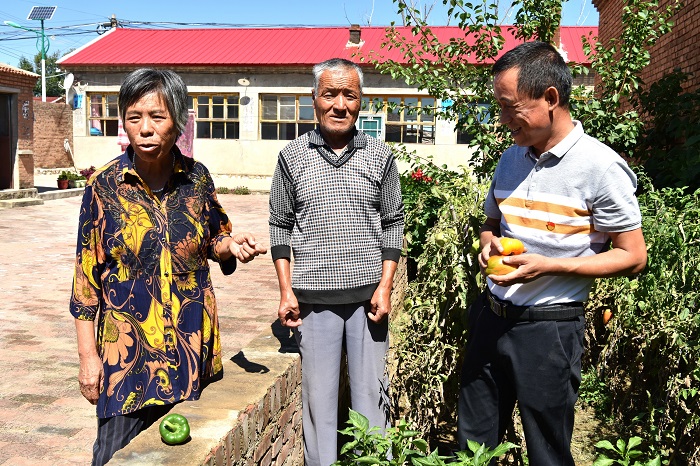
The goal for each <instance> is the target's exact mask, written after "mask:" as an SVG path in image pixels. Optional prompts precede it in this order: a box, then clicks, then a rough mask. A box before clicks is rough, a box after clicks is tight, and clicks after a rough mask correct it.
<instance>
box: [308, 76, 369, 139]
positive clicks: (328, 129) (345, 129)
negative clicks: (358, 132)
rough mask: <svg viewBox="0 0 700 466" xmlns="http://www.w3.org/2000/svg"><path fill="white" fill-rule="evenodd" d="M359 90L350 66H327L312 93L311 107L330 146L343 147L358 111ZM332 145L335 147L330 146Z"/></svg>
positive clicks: (350, 132) (359, 101)
mask: <svg viewBox="0 0 700 466" xmlns="http://www.w3.org/2000/svg"><path fill="white" fill-rule="evenodd" d="M361 97H362V90H361V89H360V78H359V77H358V76H357V72H356V71H355V70H353V69H336V70H327V71H324V72H323V74H321V78H320V79H319V81H318V94H316V93H314V110H315V112H316V119H317V120H318V122H319V126H320V128H321V134H323V137H324V138H325V139H326V142H328V143H329V144H331V146H334V145H336V146H339V147H344V146H345V145H346V144H347V143H348V141H349V140H350V137H351V136H352V131H353V128H354V127H355V122H356V121H357V117H358V115H359V114H360V106H361ZM333 148H334V149H335V148H336V147H333Z"/></svg>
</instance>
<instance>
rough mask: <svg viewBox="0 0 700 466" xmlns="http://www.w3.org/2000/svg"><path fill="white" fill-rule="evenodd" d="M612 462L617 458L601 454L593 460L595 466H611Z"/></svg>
mask: <svg viewBox="0 0 700 466" xmlns="http://www.w3.org/2000/svg"><path fill="white" fill-rule="evenodd" d="M611 464H615V460H611V459H610V458H608V457H607V456H599V457H598V458H596V460H595V461H594V462H593V466H610V465H611Z"/></svg>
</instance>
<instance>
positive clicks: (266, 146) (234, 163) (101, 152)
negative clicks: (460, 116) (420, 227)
mask: <svg viewBox="0 0 700 466" xmlns="http://www.w3.org/2000/svg"><path fill="white" fill-rule="evenodd" d="M180 74H181V76H182V77H183V79H184V80H185V82H186V83H187V85H188V91H189V92H191V93H208V94H212V93H238V94H239V96H240V97H241V101H242V102H241V105H240V107H239V112H240V113H239V121H240V139H238V140H231V139H227V140H225V139H197V138H195V140H194V146H193V148H194V158H195V159H197V160H199V161H201V162H202V163H204V164H205V165H206V166H207V168H208V169H209V171H210V172H211V173H212V175H213V177H214V180H215V182H216V184H217V186H225V187H228V188H234V187H237V186H246V187H248V188H249V189H252V190H268V189H269V187H270V181H271V177H272V174H273V172H274V168H275V164H276V162H277V155H278V154H279V151H280V150H281V149H282V148H283V147H284V146H285V145H286V144H287V143H288V142H289V141H270V140H260V139H259V133H260V124H259V113H260V112H259V102H260V94H263V93H265V94H310V93H311V87H312V85H313V82H312V81H313V78H312V77H311V76H310V73H309V75H306V74H293V73H290V74H261V75H254V76H250V75H249V74H235V73H229V74H226V73H221V74H204V73H196V74H193V73H185V72H181V73H180ZM124 75H125V73H115V74H99V75H98V74H94V75H89V74H85V73H84V74H83V76H81V77H80V79H81V80H80V81H78V82H76V84H75V85H74V90H75V92H77V93H78V94H83V105H82V107H81V108H76V109H74V111H73V125H74V132H73V134H74V141H73V142H74V158H75V162H76V166H77V167H78V168H85V167H89V166H91V165H94V166H96V167H99V166H102V165H104V164H105V163H107V162H108V161H110V160H112V159H113V158H114V157H116V156H117V155H119V153H120V147H119V146H118V145H117V138H116V137H109V136H88V127H87V111H88V108H87V96H86V94H87V93H94V92H98V93H99V92H118V91H119V83H120V82H121V80H122V79H123V77H124ZM241 78H246V79H247V80H248V81H249V82H250V85H248V86H241V85H238V82H239V80H240V79H241ZM91 82H92V83H94V84H91ZM364 92H365V94H366V95H383V96H386V95H427V93H425V92H418V91H416V90H415V89H410V88H406V87H396V81H393V80H391V78H390V77H387V76H383V75H368V74H365V89H364ZM244 97H246V98H247V99H243V98H244ZM435 131H436V133H435V134H436V136H435V144H434V145H433V144H406V148H407V149H408V150H409V151H415V152H416V153H417V154H418V155H419V156H421V157H432V158H433V161H434V162H435V163H436V164H438V165H443V164H445V165H447V166H448V167H449V168H452V169H457V168H458V167H459V166H460V165H465V164H466V163H467V161H468V159H469V154H470V152H471V151H470V150H469V149H468V148H467V147H466V146H464V145H458V144H456V133H455V131H454V123H453V122H450V121H445V120H440V119H438V120H437V122H436V129H435ZM399 168H400V170H407V169H408V168H409V167H408V166H407V165H406V164H402V163H400V164H399Z"/></svg>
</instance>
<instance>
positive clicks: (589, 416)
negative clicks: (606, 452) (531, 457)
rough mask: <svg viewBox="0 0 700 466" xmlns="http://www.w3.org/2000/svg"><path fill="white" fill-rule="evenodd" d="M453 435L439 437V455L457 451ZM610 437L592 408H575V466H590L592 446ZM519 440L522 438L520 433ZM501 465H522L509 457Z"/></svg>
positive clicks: (594, 457)
mask: <svg viewBox="0 0 700 466" xmlns="http://www.w3.org/2000/svg"><path fill="white" fill-rule="evenodd" d="M518 428H519V426H516V429H518ZM454 435H455V432H444V433H443V434H442V435H441V438H440V439H439V441H438V443H439V445H438V450H439V451H440V453H441V454H446V455H451V454H452V453H453V452H454V451H455V450H456V449H457V442H456V439H455V437H454ZM610 436H611V433H610V432H609V429H608V428H607V427H606V426H605V425H603V424H602V423H601V422H600V420H598V419H596V417H595V412H594V410H593V408H591V407H588V406H583V405H579V406H577V408H576V417H575V419H574V434H573V438H572V441H571V453H572V455H573V457H574V461H575V463H576V466H591V465H592V464H593V462H594V461H595V459H596V455H597V452H596V449H595V447H594V445H595V444H596V443H597V442H598V441H600V440H603V439H605V438H610ZM613 436H614V435H613ZM520 438H523V437H522V432H521V435H520ZM514 443H515V442H514ZM523 443H524V440H523ZM501 464H502V465H507V466H514V465H519V464H522V463H521V462H519V461H518V460H517V459H514V458H513V457H510V458H506V459H505V460H504V461H503V462H502V463H501Z"/></svg>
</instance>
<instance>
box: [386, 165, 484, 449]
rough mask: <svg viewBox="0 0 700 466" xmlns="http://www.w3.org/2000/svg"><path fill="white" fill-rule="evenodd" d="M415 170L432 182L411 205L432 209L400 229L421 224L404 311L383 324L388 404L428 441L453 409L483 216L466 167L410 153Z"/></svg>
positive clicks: (476, 286)
mask: <svg viewBox="0 0 700 466" xmlns="http://www.w3.org/2000/svg"><path fill="white" fill-rule="evenodd" d="M417 170H421V172H422V173H424V174H425V173H430V174H431V175H430V176H431V177H432V178H433V179H438V180H439V181H438V182H437V183H433V184H432V185H430V187H429V189H426V190H424V191H421V193H420V194H419V196H418V201H417V202H416V203H415V204H414V207H416V208H419V207H420V206H426V205H429V206H431V207H432V208H433V209H434V210H433V211H432V212H431V213H430V217H429V219H430V221H429V222H428V217H426V214H425V212H424V211H425V208H421V210H420V211H418V212H407V219H408V221H407V225H411V222H414V221H416V220H414V219H416V218H418V219H419V220H418V221H417V222H422V223H419V227H407V229H408V231H409V232H411V231H416V230H417V229H419V228H422V229H423V230H422V231H421V235H422V236H421V238H422V239H421V241H422V242H421V247H422V251H423V252H422V253H421V255H420V256H419V257H417V258H415V259H416V265H417V270H416V274H415V277H414V279H413V281H412V282H411V283H409V286H408V289H407V292H406V297H405V302H404V309H403V310H402V311H401V312H399V313H397V314H396V316H395V317H394V318H393V319H392V322H391V332H392V338H391V341H392V346H391V368H392V370H391V372H390V373H391V385H392V394H393V399H392V406H393V407H394V410H395V411H396V412H397V413H399V414H400V416H401V417H405V418H406V419H407V420H408V422H410V423H411V425H412V426H414V427H415V428H416V429H417V430H419V431H420V432H421V433H423V434H426V435H427V437H428V438H434V437H435V435H436V434H437V431H438V429H439V426H440V424H441V422H442V421H449V420H450V418H451V416H452V415H453V414H454V412H455V410H456V400H457V396H456V395H457V390H458V385H459V381H458V369H459V364H460V352H461V349H462V345H463V344H464V341H465V338H466V325H465V321H464V318H465V313H464V310H465V309H466V307H468V305H469V303H470V302H471V301H472V299H473V298H474V296H476V294H477V293H478V292H479V290H480V286H481V283H480V280H481V275H480V273H479V267H478V263H477V262H476V256H475V254H476V251H475V250H474V249H473V248H472V243H473V242H474V240H475V239H476V237H477V229H478V227H479V225H480V224H481V222H482V221H483V214H482V213H481V205H482V203H483V198H484V196H485V193H486V184H485V183H483V182H480V181H479V180H478V178H477V177H476V176H475V175H473V174H472V173H471V172H469V171H468V169H466V168H465V169H464V170H463V172H462V173H458V172H451V171H449V170H446V169H441V168H439V167H436V166H435V165H433V164H431V163H429V162H426V161H425V160H421V159H418V158H414V159H413V160H412V169H411V173H416V171H417ZM438 172H439V173H438ZM433 175H434V176H433ZM412 228H415V230H414V229H412ZM450 423H451V422H450Z"/></svg>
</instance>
